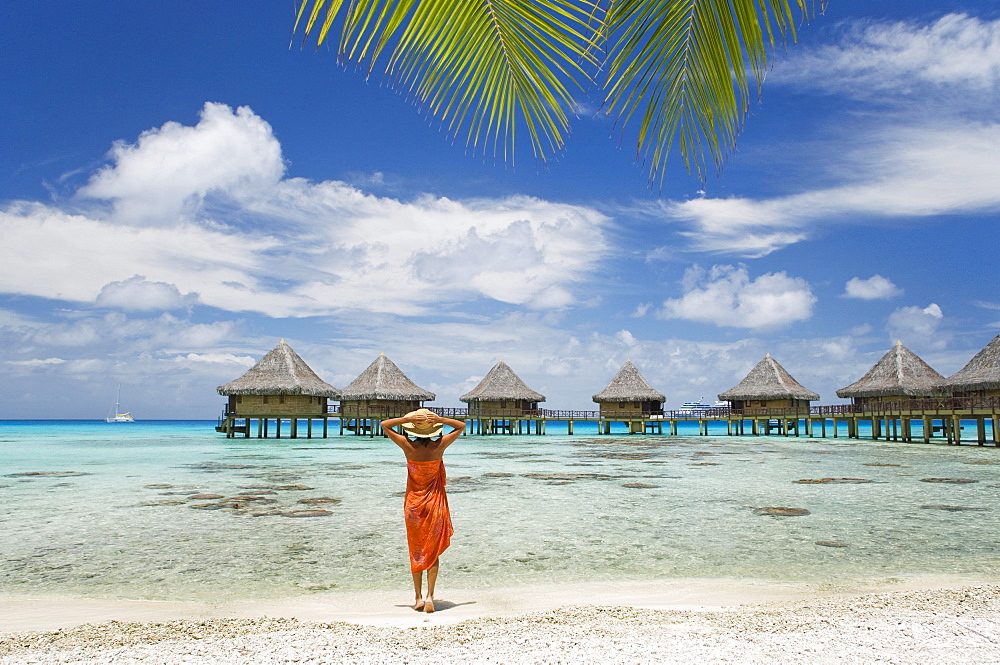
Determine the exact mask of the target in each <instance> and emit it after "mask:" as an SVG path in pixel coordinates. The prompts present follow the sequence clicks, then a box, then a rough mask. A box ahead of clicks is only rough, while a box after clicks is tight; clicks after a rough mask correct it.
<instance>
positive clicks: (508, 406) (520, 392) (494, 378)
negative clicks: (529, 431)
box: [459, 360, 545, 433]
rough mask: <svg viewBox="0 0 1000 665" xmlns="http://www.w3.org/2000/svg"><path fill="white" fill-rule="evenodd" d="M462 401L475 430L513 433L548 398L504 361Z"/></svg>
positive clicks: (463, 397)
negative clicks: (467, 409) (526, 382)
mask: <svg viewBox="0 0 1000 665" xmlns="http://www.w3.org/2000/svg"><path fill="white" fill-rule="evenodd" d="M459 399H460V400H461V401H463V402H465V403H466V404H468V405H469V412H468V413H469V418H470V419H471V420H472V421H473V429H477V425H478V429H482V430H483V431H484V432H492V431H498V430H501V429H502V430H503V431H506V432H509V433H513V432H514V430H515V429H516V428H517V425H516V424H515V423H520V421H521V420H524V419H528V422H529V428H530V420H531V419H532V418H534V417H536V416H537V415H538V404H539V402H544V401H545V395H543V394H541V393H539V392H536V391H534V390H532V389H531V388H529V387H528V386H527V384H525V383H524V381H522V380H521V377H519V376H518V375H517V374H515V373H514V370H512V369H511V368H510V366H509V365H508V364H507V363H505V362H504V361H503V360H501V361H500V362H498V363H497V364H496V365H494V366H493V369H491V370H490V371H489V372H487V374H486V376H484V377H483V380H482V381H480V382H479V384H478V385H477V386H476V387H475V388H473V389H472V390H470V391H469V392H467V393H465V394H464V395H462V396H461V397H459Z"/></svg>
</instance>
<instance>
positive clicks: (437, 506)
mask: <svg viewBox="0 0 1000 665" xmlns="http://www.w3.org/2000/svg"><path fill="white" fill-rule="evenodd" d="M445 481H446V477H445V472H444V462H443V461H441V460H429V461H427V462H415V461H412V460H410V461H408V462H407V463H406V502H405V504H404V505H403V515H404V517H405V518H406V543H407V545H409V547H410V570H411V571H413V572H414V573H419V572H421V571H423V570H427V569H428V568H430V567H431V566H433V565H434V562H435V561H437V558H438V557H439V556H440V555H441V553H442V552H444V551H445V550H446V549H448V545H450V544H451V534H453V533H455V529H454V528H452V526H451V512H450V511H449V510H448V496H447V495H446V494H445V491H444V486H445Z"/></svg>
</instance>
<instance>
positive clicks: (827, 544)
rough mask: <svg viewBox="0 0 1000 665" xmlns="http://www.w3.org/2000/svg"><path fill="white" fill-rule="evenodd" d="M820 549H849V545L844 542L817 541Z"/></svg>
mask: <svg viewBox="0 0 1000 665" xmlns="http://www.w3.org/2000/svg"><path fill="white" fill-rule="evenodd" d="M816 544H817V545H819V546H820V547H847V543H845V542H844V541H842V540H817V541H816Z"/></svg>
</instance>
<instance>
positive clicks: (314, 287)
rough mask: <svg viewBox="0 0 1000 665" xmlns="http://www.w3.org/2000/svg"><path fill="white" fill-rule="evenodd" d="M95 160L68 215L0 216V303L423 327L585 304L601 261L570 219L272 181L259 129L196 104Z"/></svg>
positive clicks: (594, 235) (595, 223) (579, 215)
mask: <svg viewBox="0 0 1000 665" xmlns="http://www.w3.org/2000/svg"><path fill="white" fill-rule="evenodd" d="M111 160H112V163H110V164H109V165H108V166H106V167H105V168H103V169H101V170H100V171H99V172H98V173H96V174H95V175H94V176H93V177H92V178H91V180H90V182H89V183H88V184H87V185H86V186H85V187H83V188H82V189H81V191H80V194H81V195H82V196H80V197H77V199H76V201H75V202H74V204H75V206H76V207H75V208H74V209H73V210H72V211H69V210H65V209H63V208H60V207H57V206H51V205H44V204H41V203H37V202H31V201H14V202H11V203H8V204H7V205H6V206H4V207H2V208H0V235H2V237H3V238H4V243H2V244H0V264H2V265H4V266H5V269H4V270H3V271H2V272H0V292H3V293H12V294H21V295H30V296H37V297H42V298H50V299H61V300H67V301H75V302H81V303H94V304H97V305H99V306H105V307H116V308H120V309H125V310H143V309H147V310H154V309H162V310H169V309H174V308H177V307H183V306H187V305H190V304H193V303H195V302H197V303H200V304H203V305H208V306H211V307H216V308H219V309H223V310H228V311H253V312H259V313H262V314H265V315H268V316H274V317H289V316H314V315H327V314H333V313H342V312H345V311H368V312H371V311H375V312H393V313H397V314H404V315H410V314H424V313H427V312H429V311H431V310H432V309H435V310H437V311H439V312H440V311H442V308H447V307H451V308H454V309H456V310H457V309H461V307H462V305H463V304H464V303H468V302H470V301H474V300H477V299H490V300H495V301H499V302H503V303H509V304H513V305H519V306H524V307H528V308H534V309H558V308H562V307H565V306H567V305H570V304H572V303H575V302H577V301H578V299H579V297H580V296H581V295H588V294H586V290H585V283H586V282H587V281H588V279H589V278H590V277H591V276H592V274H593V272H594V271H595V268H596V267H597V265H598V264H599V262H600V261H601V260H602V258H603V256H604V254H605V253H606V252H607V250H608V242H607V240H606V238H605V231H604V227H605V225H606V223H607V218H606V217H605V216H604V215H603V214H601V213H600V212H598V211H597V210H595V209H593V208H589V207H586V206H575V205H568V204H562V203H556V202H551V201H545V200H541V199H537V198H532V197H525V196H511V197H506V198H499V199H469V200H461V201H460V200H453V199H449V198H445V197H433V196H427V195H422V196H416V197H415V198H413V199H411V200H405V201H404V200H400V199H397V198H391V197H379V196H374V195H370V194H366V193H365V192H363V191H361V190H359V189H357V188H356V187H353V186H351V185H348V184H346V183H343V182H337V181H324V182H311V181H307V180H304V179H301V178H285V177H284V175H283V174H284V161H283V158H282V155H281V147H280V145H279V143H278V141H277V139H276V138H275V137H274V136H273V133H272V130H271V127H270V126H269V125H268V124H267V123H266V122H264V120H262V119H261V118H260V117H258V116H256V115H255V114H254V113H253V112H252V111H251V110H250V109H248V108H245V107H241V108H239V109H236V110H235V111H234V110H233V109H231V108H229V107H227V106H224V105H222V104H211V103H210V104H206V105H205V107H204V109H203V110H202V113H201V118H200V120H199V122H198V123H197V125H195V126H193V127H185V126H183V125H180V124H178V123H167V124H166V125H164V126H163V127H160V128H158V129H153V130H150V131H148V132H146V133H144V134H143V135H142V136H140V137H139V139H138V140H137V141H136V142H135V143H134V144H127V143H119V144H116V146H115V148H114V149H113V150H112V152H111ZM95 199H97V201H95ZM108 203H110V206H109V205H108ZM138 276H142V277H138Z"/></svg>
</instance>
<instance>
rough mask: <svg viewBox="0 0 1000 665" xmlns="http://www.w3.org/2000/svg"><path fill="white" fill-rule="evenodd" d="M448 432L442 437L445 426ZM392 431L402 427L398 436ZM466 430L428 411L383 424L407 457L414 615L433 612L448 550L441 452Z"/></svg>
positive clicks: (448, 521) (449, 528)
mask: <svg viewBox="0 0 1000 665" xmlns="http://www.w3.org/2000/svg"><path fill="white" fill-rule="evenodd" d="M445 425H447V426H449V427H451V428H452V431H451V432H448V433H447V434H442V433H441V432H442V430H443V429H444V426H445ZM396 426H401V429H402V433H399V432H397V431H396V430H395V429H393V428H395V427H396ZM464 430H465V423H463V422H462V421H460V420H453V419H451V418H442V417H441V416H439V415H438V414H436V413H434V412H433V411H430V410H428V409H417V410H416V411H411V412H410V413H407V414H406V415H405V416H403V417H401V418H390V419H389V420H384V421H382V431H383V432H384V433H385V435H386V436H387V437H389V438H390V439H391V440H392V442H393V443H395V444H396V445H397V446H399V447H400V448H402V449H403V454H404V455H406V501H405V503H404V507H403V514H404V517H405V518H406V542H407V545H409V548H410V572H411V573H412V574H413V590H414V591H415V592H416V601H415V602H414V605H413V609H415V610H417V611H418V612H419V611H421V610H422V611H424V612H433V611H434V583H435V582H437V575H438V567H439V563H438V557H439V556H440V555H441V553H442V552H444V551H445V550H446V549H448V545H450V544H451V534H452V533H454V531H455V530H454V529H453V528H452V526H451V513H450V512H449V511H448V496H447V495H446V494H445V481H446V477H445V471H444V461H443V460H442V459H441V458H442V456H443V455H444V451H445V449H446V448H447V447H448V446H450V445H451V444H452V443H454V442H455V439H457V438H458V437H459V436H461V434H462V432H463V431H464ZM425 570H426V571H427V595H426V596H425V595H424V594H423V575H424V571H425Z"/></svg>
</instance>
